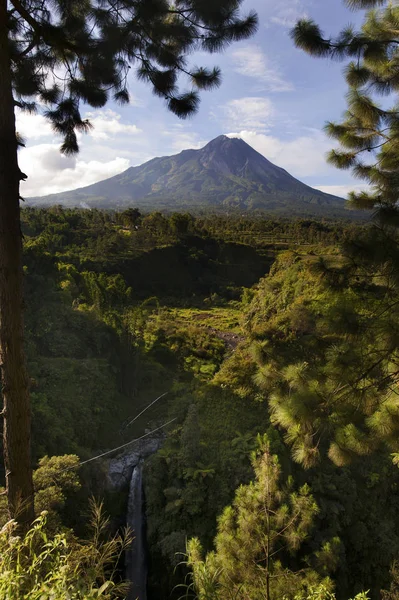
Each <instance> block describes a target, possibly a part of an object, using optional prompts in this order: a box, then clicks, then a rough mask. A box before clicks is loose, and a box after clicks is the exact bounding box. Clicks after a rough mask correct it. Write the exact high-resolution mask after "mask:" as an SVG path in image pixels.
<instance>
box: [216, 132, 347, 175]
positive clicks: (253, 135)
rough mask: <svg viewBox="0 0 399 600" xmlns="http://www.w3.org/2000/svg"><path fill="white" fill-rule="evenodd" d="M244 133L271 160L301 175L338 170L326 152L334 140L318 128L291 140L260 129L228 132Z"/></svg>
mask: <svg viewBox="0 0 399 600" xmlns="http://www.w3.org/2000/svg"><path fill="white" fill-rule="evenodd" d="M227 135H230V136H235V137H240V138H242V139H243V140H244V141H245V142H247V144H249V145H250V146H252V147H253V148H255V150H257V151H258V152H259V153H260V154H263V156H265V157H266V158H267V159H268V160H270V161H271V162H273V163H275V164H276V165H278V166H279V167H283V168H284V169H286V170H287V171H288V172H289V173H291V174H292V175H294V176H295V177H298V178H300V179H301V178H303V177H310V176H314V175H325V174H329V173H332V172H335V173H336V170H335V169H334V168H333V167H331V166H330V165H328V164H327V162H326V159H325V155H326V153H327V151H328V150H329V149H330V147H331V141H330V140H328V139H327V138H326V136H325V135H324V134H323V133H321V132H318V131H314V132H313V131H312V132H311V133H309V135H303V136H299V137H296V138H294V139H289V140H281V139H279V138H277V137H275V136H272V135H266V134H264V133H259V132H257V131H248V130H242V131H240V132H238V133H231V134H227Z"/></svg>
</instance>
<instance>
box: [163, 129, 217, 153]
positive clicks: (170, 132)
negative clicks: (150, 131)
mask: <svg viewBox="0 0 399 600" xmlns="http://www.w3.org/2000/svg"><path fill="white" fill-rule="evenodd" d="M161 133H162V135H163V136H165V137H171V138H172V139H171V143H170V151H171V152H173V153H177V152H181V151H182V150H188V149H194V150H198V149H199V148H202V147H203V146H205V144H206V143H207V140H204V139H201V138H200V137H199V136H198V134H196V133H193V132H190V131H186V132H185V131H181V128H180V124H179V123H178V124H177V125H176V126H175V127H172V128H170V129H164V130H163V131H162V132H161Z"/></svg>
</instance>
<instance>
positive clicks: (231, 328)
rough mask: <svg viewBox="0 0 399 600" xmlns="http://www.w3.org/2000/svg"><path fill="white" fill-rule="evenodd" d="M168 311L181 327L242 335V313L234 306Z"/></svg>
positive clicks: (170, 309)
mask: <svg viewBox="0 0 399 600" xmlns="http://www.w3.org/2000/svg"><path fill="white" fill-rule="evenodd" d="M167 310H168V315H169V316H170V318H171V319H173V320H174V321H175V323H176V325H179V326H187V325H197V326H199V327H206V328H212V329H215V330H217V331H222V332H229V333H237V334H239V333H241V326H240V317H241V311H240V310H239V309H238V308H237V307H236V306H235V305H234V304H229V305H227V306H223V307H211V308H205V309H199V308H169V309H167Z"/></svg>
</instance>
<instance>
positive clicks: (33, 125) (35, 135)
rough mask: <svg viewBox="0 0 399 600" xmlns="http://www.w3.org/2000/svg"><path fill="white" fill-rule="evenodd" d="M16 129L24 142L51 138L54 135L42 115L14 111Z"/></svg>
mask: <svg viewBox="0 0 399 600" xmlns="http://www.w3.org/2000/svg"><path fill="white" fill-rule="evenodd" d="M16 127H17V131H18V133H19V134H20V135H21V136H22V137H23V138H24V139H26V140H29V139H33V140H35V139H39V138H43V137H49V136H50V137H51V136H53V135H54V133H53V130H52V128H51V125H50V122H49V121H48V119H46V118H45V117H43V115H41V114H39V113H37V114H30V113H27V112H24V111H21V110H17V111H16Z"/></svg>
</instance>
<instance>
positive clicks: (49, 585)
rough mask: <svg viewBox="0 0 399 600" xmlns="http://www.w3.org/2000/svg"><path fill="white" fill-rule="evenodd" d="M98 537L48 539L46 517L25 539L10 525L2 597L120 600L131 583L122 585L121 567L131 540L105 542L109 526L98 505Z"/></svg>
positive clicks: (2, 533) (4, 534)
mask: <svg viewBox="0 0 399 600" xmlns="http://www.w3.org/2000/svg"><path fill="white" fill-rule="evenodd" d="M91 524H92V527H93V537H92V539H91V540H90V541H87V542H81V541H79V540H77V539H76V538H75V537H74V536H73V535H72V534H71V533H68V532H66V533H58V534H55V535H49V534H48V531H47V524H46V513H45V512H43V513H42V514H41V515H40V517H38V518H37V519H36V521H35V522H34V523H33V526H32V528H31V529H30V530H29V531H28V532H27V533H26V535H25V536H23V537H20V536H19V535H18V534H17V523H16V522H15V521H9V522H8V523H6V524H5V525H4V526H3V528H2V529H1V530H0V596H1V598H12V599H13V600H14V599H15V600H53V599H55V598H56V599H57V600H95V599H97V598H102V599H103V600H115V599H116V598H122V597H124V596H125V594H126V592H127V590H128V584H126V583H119V584H118V583H117V577H116V564H117V561H118V560H119V559H120V557H121V554H122V552H123V551H124V549H125V547H126V545H127V544H128V543H129V538H128V537H125V539H123V538H122V537H119V536H116V537H114V538H112V539H110V540H108V541H102V535H103V533H104V530H105V528H106V526H107V522H106V521H105V520H104V518H103V516H102V513H101V506H100V507H95V506H94V505H93V516H92V523H91Z"/></svg>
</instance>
